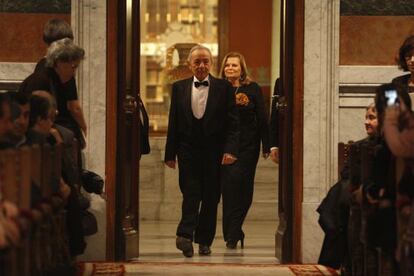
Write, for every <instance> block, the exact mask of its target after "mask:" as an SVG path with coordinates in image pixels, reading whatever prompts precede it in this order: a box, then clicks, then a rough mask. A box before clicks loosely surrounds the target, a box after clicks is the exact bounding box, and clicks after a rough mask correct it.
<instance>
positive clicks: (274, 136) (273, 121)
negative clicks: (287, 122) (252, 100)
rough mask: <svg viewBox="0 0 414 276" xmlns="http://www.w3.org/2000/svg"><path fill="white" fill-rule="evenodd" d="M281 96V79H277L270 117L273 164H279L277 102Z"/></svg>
mask: <svg viewBox="0 0 414 276" xmlns="http://www.w3.org/2000/svg"><path fill="white" fill-rule="evenodd" d="M279 96H280V79H279V78H277V79H276V82H275V87H274V88H273V96H272V107H271V115H270V126H269V136H270V137H269V142H270V158H271V159H272V161H273V162H275V163H279V136H278V135H279V134H278V128H279V122H278V113H279V111H278V110H277V106H276V104H277V101H278V97H279Z"/></svg>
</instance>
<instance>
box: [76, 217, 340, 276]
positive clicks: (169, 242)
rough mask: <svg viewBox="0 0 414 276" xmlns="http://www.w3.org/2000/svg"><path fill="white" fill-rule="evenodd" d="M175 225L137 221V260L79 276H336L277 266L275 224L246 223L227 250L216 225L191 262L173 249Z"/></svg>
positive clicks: (94, 267) (318, 269)
mask: <svg viewBox="0 0 414 276" xmlns="http://www.w3.org/2000/svg"><path fill="white" fill-rule="evenodd" d="M176 224H177V223H176V222H165V221H164V222H159V221H141V222H140V229H141V231H140V241H139V243H140V245H139V251H140V254H139V258H136V259H133V260H130V261H129V262H127V263H108V264H107V263H103V264H100V263H97V264H92V263H87V264H85V266H84V273H83V274H82V275H126V276H135V275H140V276H142V275H147V276H158V275H166V276H190V275H200V276H229V275H231V276H233V275H234V276H250V275H251V276H253V275H254V276H257V275H269V276H270V275H278V276H295V275H296V276H297V275H314V276H316V275H339V274H338V273H336V272H335V271H332V270H328V269H327V268H325V267H323V266H318V265H279V261H278V259H277V258H276V257H275V246H274V244H275V242H274V240H275V237H274V235H275V232H276V229H277V222H276V221H248V222H247V223H246V224H245V227H244V232H245V235H246V238H245V247H244V248H243V249H241V248H240V247H238V248H237V249H236V250H230V249H227V248H226V246H225V243H224V241H223V237H222V234H221V225H217V235H216V239H215V241H214V243H213V246H212V254H211V255H210V256H199V255H198V247H197V246H195V248H194V251H195V254H194V256H193V257H192V258H186V257H184V256H183V255H182V253H181V251H178V250H177V249H176V248H175V230H176Z"/></svg>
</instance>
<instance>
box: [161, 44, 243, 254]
mask: <svg viewBox="0 0 414 276" xmlns="http://www.w3.org/2000/svg"><path fill="white" fill-rule="evenodd" d="M188 64H189V68H190V70H191V71H192V72H193V75H194V76H193V77H191V78H189V79H185V80H181V81H177V82H175V83H174V84H173V87H172V96H171V106H170V114H169V122H168V133H167V142H166V147H165V164H166V165H167V166H168V167H170V168H173V169H175V167H176V163H177V161H178V167H179V185H180V190H181V193H182V195H183V202H182V214H181V221H180V223H179V225H178V227H177V239H176V246H177V248H178V249H179V250H181V251H182V252H183V254H184V256H186V257H192V256H193V254H194V250H193V244H192V242H193V241H194V242H195V243H198V244H199V254H200V255H210V254H211V250H210V246H211V244H212V243H213V240H214V235H215V232H216V220H217V204H218V202H219V200H220V184H219V183H220V181H219V174H220V166H221V165H229V164H232V163H233V162H235V161H236V159H237V158H236V156H237V148H238V140H239V121H238V114H237V109H236V104H235V97H234V93H233V92H232V89H231V85H230V83H229V82H227V81H226V80H222V79H216V78H214V77H213V76H211V75H210V68H211V66H212V55H211V52H210V50H209V49H208V48H206V47H204V46H201V45H196V46H194V47H193V48H192V49H191V50H190V54H189V56H188Z"/></svg>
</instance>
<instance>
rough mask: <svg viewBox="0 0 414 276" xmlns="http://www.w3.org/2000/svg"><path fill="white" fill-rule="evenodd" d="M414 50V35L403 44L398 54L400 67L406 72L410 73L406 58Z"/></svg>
mask: <svg viewBox="0 0 414 276" xmlns="http://www.w3.org/2000/svg"><path fill="white" fill-rule="evenodd" d="M413 50H414V35H410V36H409V37H407V38H406V39H405V40H404V42H403V44H402V45H401V47H400V51H399V53H398V60H397V62H398V65H399V67H400V68H401V69H403V70H404V71H408V66H407V62H406V60H405V57H406V56H408V55H409V54H410V53H411V52H412V51H413ZM412 54H414V53H412Z"/></svg>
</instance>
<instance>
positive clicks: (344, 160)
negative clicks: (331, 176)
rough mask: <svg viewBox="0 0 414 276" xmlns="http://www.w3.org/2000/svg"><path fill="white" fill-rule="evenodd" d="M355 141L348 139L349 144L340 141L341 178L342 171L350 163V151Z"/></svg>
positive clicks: (339, 169) (339, 165)
mask: <svg viewBox="0 0 414 276" xmlns="http://www.w3.org/2000/svg"><path fill="white" fill-rule="evenodd" d="M352 144H353V141H348V143H347V144H345V143H343V142H340V143H338V178H339V179H340V178H341V172H342V170H343V169H344V168H345V166H346V165H347V164H348V161H349V151H350V148H351V145H352Z"/></svg>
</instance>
